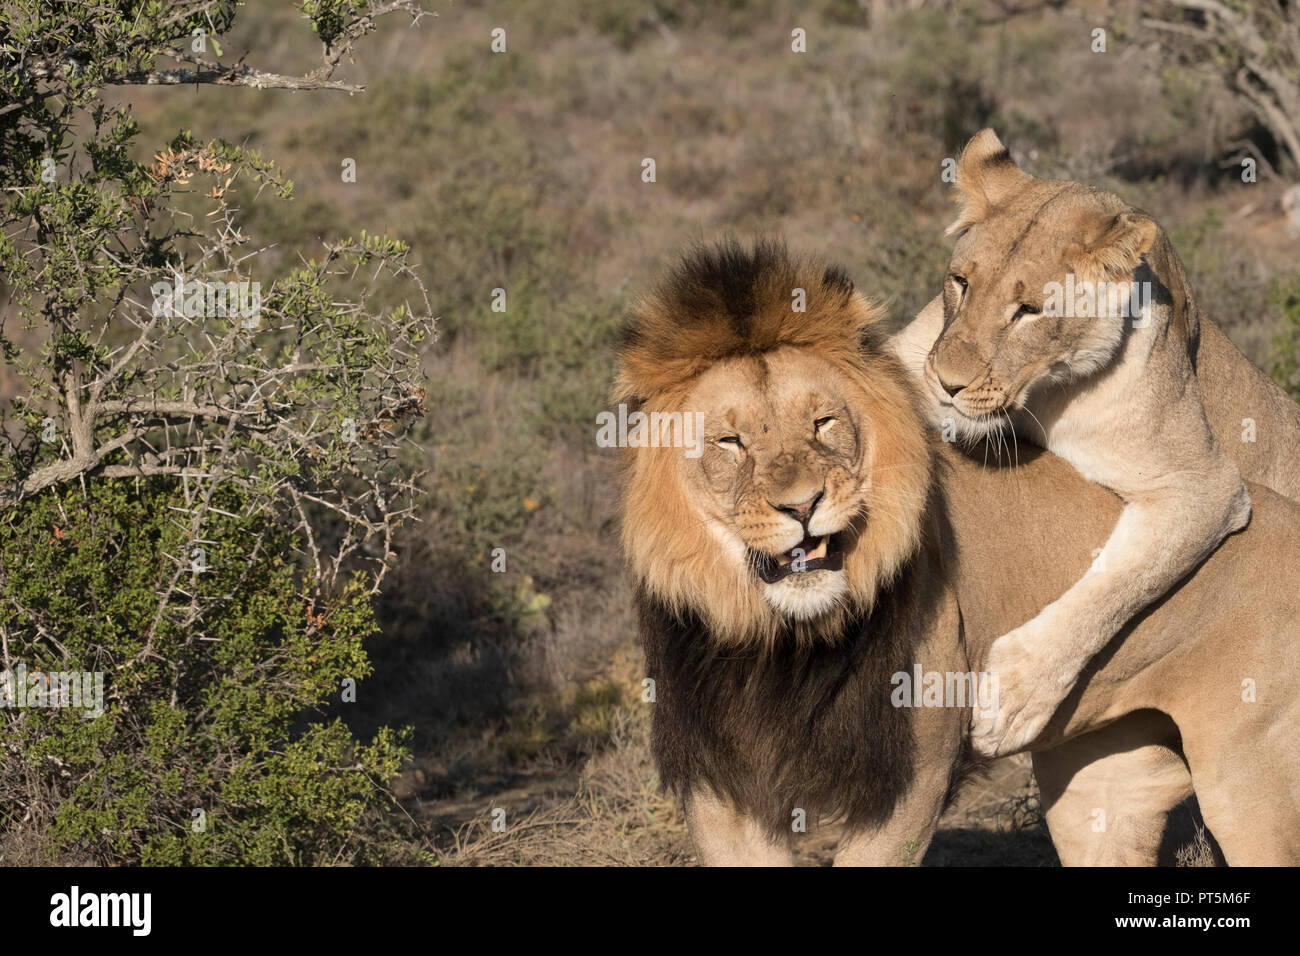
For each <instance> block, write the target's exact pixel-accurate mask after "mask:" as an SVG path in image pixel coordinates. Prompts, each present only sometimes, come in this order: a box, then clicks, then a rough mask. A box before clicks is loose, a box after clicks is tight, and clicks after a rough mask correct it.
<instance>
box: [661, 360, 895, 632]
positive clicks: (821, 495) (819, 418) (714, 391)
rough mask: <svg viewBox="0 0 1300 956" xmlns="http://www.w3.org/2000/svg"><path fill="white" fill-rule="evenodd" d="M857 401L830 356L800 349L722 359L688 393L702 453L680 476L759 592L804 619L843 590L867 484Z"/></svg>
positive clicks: (866, 445)
mask: <svg viewBox="0 0 1300 956" xmlns="http://www.w3.org/2000/svg"><path fill="white" fill-rule="evenodd" d="M864 404H865V403H864V402H863V401H862V400H861V398H860V397H859V396H858V394H857V389H856V387H855V385H854V383H852V382H851V381H849V380H848V379H847V377H846V376H844V375H843V374H842V373H840V372H839V371H838V370H837V369H836V368H835V366H834V365H832V364H831V363H830V362H827V361H825V360H823V359H820V358H818V357H816V356H813V355H810V354H808V353H805V352H803V351H801V350H799V349H793V348H788V347H787V348H781V349H778V350H776V351H774V352H772V353H770V354H766V355H760V356H754V357H745V358H735V359H731V360H728V361H725V362H721V363H719V364H717V365H715V366H714V367H712V368H711V369H709V370H708V371H707V372H705V373H704V374H703V375H701V376H700V378H699V380H698V382H697V383H696V384H695V386H694V388H693V389H692V390H691V392H690V395H689V397H688V399H687V402H686V407H687V408H688V409H695V410H700V411H702V412H703V413H704V419H703V426H704V440H705V445H704V451H703V453H702V454H701V455H700V456H699V457H698V458H696V459H693V460H692V459H688V458H683V459H682V460H681V468H682V469H683V475H682V477H683V480H684V482H685V483H686V484H687V486H688V487H690V488H691V489H692V491H693V492H694V494H693V498H694V500H695V501H696V502H697V506H698V507H700V508H701V509H702V510H703V511H704V512H705V514H704V519H705V521H706V524H707V526H708V530H709V532H710V534H711V535H712V536H713V537H714V539H715V540H716V541H717V542H718V543H719V544H720V545H721V547H722V553H723V554H724V555H725V560H727V561H730V562H742V563H743V564H744V565H745V566H747V567H748V569H749V572H748V576H749V577H750V580H751V581H752V586H754V587H757V588H760V589H761V591H762V595H763V598H764V600H766V601H767V603H768V604H770V605H771V606H772V607H774V608H775V609H777V610H778V611H780V612H782V613H783V614H785V615H788V616H789V617H791V618H794V619H800V620H808V619H811V618H814V617H817V616H818V615H820V614H822V613H824V612H826V611H828V610H830V609H831V608H832V607H834V606H835V605H836V603H837V602H842V601H844V600H845V599H846V597H847V595H848V590H849V585H848V582H847V581H846V577H845V573H844V567H845V556H846V552H848V551H851V550H852V548H853V546H854V543H855V540H856V537H857V532H856V530H855V522H858V521H859V520H860V519H862V517H863V513H864V511H865V509H866V494H867V491H868V489H869V487H870V479H869V475H870V470H869V468H868V467H867V463H868V456H869V454H870V450H871V440H870V434H869V431H868V423H867V422H865V421H864V420H862V418H861V417H860V410H861V409H862V408H864Z"/></svg>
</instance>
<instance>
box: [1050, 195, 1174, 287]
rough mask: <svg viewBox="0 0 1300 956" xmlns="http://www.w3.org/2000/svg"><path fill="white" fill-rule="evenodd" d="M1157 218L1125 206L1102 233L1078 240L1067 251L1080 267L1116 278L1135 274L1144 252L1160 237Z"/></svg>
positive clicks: (1069, 257) (1076, 267) (1073, 261)
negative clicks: (1092, 238)
mask: <svg viewBox="0 0 1300 956" xmlns="http://www.w3.org/2000/svg"><path fill="white" fill-rule="evenodd" d="M1158 228H1159V227H1158V226H1156V224H1155V220H1153V219H1152V218H1151V217H1150V216H1147V215H1144V214H1143V213H1140V212H1138V211H1136V210H1125V211H1124V212H1122V213H1120V214H1119V215H1117V216H1116V217H1115V218H1114V219H1112V220H1111V221H1110V222H1109V223H1108V224H1107V225H1106V226H1105V228H1104V229H1103V230H1102V234H1101V235H1100V236H1098V237H1097V238H1096V239H1094V240H1093V241H1092V242H1089V243H1087V244H1076V245H1074V246H1071V247H1070V248H1069V250H1067V252H1066V257H1067V259H1068V260H1069V261H1070V262H1071V263H1072V264H1073V266H1074V268H1075V270H1076V271H1083V270H1087V271H1090V272H1093V273H1101V274H1102V275H1105V276H1107V277H1108V278H1112V279H1122V278H1124V277H1125V276H1129V275H1132V273H1133V270H1134V269H1136V268H1137V267H1138V263H1140V262H1141V261H1142V256H1143V255H1145V254H1146V251H1147V250H1148V249H1150V248H1151V244H1152V243H1154V242H1155V241H1156V230H1157V229H1158Z"/></svg>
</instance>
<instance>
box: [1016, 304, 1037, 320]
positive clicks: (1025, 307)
mask: <svg viewBox="0 0 1300 956" xmlns="http://www.w3.org/2000/svg"><path fill="white" fill-rule="evenodd" d="M1036 315H1038V307H1037V306H1034V305H1030V304H1029V303H1028V302H1021V303H1020V307H1019V308H1018V309H1016V314H1015V315H1013V316H1012V317H1011V321H1012V322H1015V321H1016V320H1017V319H1028V318H1033V317H1034V316H1036Z"/></svg>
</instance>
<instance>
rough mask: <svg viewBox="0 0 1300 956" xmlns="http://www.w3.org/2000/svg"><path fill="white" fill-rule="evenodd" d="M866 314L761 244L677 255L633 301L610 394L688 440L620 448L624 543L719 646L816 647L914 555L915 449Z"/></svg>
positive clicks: (861, 304) (920, 498)
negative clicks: (674, 265) (656, 283)
mask: <svg viewBox="0 0 1300 956" xmlns="http://www.w3.org/2000/svg"><path fill="white" fill-rule="evenodd" d="M795 290H798V294H802V295H803V296H804V297H805V298H806V309H804V310H799V311H795V310H793V309H792V308H791V302H792V291H795ZM879 317H880V313H879V312H878V311H877V310H875V309H873V308H872V307H871V306H870V305H869V304H868V303H867V302H866V300H865V299H863V298H862V296H860V295H859V294H858V293H856V292H855V291H854V290H853V286H852V283H851V282H849V280H848V278H847V277H846V276H844V275H843V274H842V273H839V272H838V271H837V270H834V269H828V268H827V267H825V266H822V265H819V264H817V263H798V262H794V261H791V260H790V259H789V258H788V255H787V253H786V252H785V250H784V249H783V248H782V247H779V246H775V245H765V244H759V245H758V246H757V247H756V248H755V249H754V250H753V251H752V252H750V251H748V250H742V249H739V248H738V247H733V246H722V247H718V248H714V249H706V250H703V251H702V252H700V253H697V254H696V256H695V257H694V258H691V257H688V258H687V260H686V261H685V263H684V264H683V265H682V266H681V267H680V268H679V269H678V271H677V272H676V273H674V274H672V275H671V276H670V277H669V279H668V281H667V282H666V283H665V284H664V286H663V287H662V289H661V290H660V291H658V292H657V293H656V294H655V295H653V296H650V297H647V298H646V299H644V300H643V301H642V302H641V303H640V304H639V306H638V309H637V310H636V312H635V313H634V317H633V318H634V321H633V325H632V326H631V329H632V331H631V334H630V335H629V337H628V339H627V343H626V344H625V346H624V348H623V349H622V351H621V353H620V372H619V382H618V385H617V386H616V391H615V398H616V400H618V401H627V400H629V399H631V400H634V402H635V407H636V408H637V409H638V410H640V411H642V412H644V413H646V414H647V416H650V417H653V416H654V415H655V414H656V413H657V414H658V415H659V416H661V417H663V418H675V419H677V420H681V421H684V422H685V421H691V422H696V421H698V422H699V429H700V436H699V437H700V438H702V441H700V442H694V441H693V442H691V447H690V449H688V448H685V447H681V446H680V445H679V446H677V447H673V445H672V443H670V442H655V443H654V444H656V445H659V446H660V447H634V448H632V447H630V448H627V449H626V451H625V452H624V458H623V466H624V467H623V546H624V551H625V552H626V554H627V556H628V559H629V562H630V563H631V566H632V571H633V574H634V576H635V577H636V579H637V582H638V584H639V585H640V586H641V587H643V588H645V589H646V590H647V591H648V592H649V593H650V594H651V595H652V596H654V597H655V598H656V599H657V600H658V601H660V602H661V603H663V604H665V605H667V606H668V607H669V608H672V609H674V610H676V611H678V612H681V613H691V614H695V615H698V616H699V617H700V618H702V619H703V620H704V621H705V622H706V623H707V627H708V632H709V634H710V636H711V638H712V639H714V640H716V641H718V642H719V643H723V644H731V645H753V644H763V643H770V642H772V641H774V640H777V639H779V638H780V637H781V636H782V635H786V636H790V637H792V638H793V639H794V640H796V641H799V642H812V641H823V642H834V641H836V640H838V639H839V637H840V636H841V634H842V633H843V627H844V625H845V624H846V622H847V620H848V617H849V616H850V615H853V614H857V613H863V612H866V611H869V610H870V608H871V607H872V605H873V602H874V600H875V597H876V594H877V592H878V591H879V589H880V588H882V587H885V586H888V584H889V583H890V582H891V581H892V579H893V576H894V575H895V574H896V573H897V572H898V570H899V569H900V568H901V567H902V566H903V564H904V562H906V561H907V560H909V559H910V558H911V557H912V556H913V555H914V554H915V553H916V551H917V548H918V546H919V542H920V537H921V516H922V513H923V511H924V508H925V505H926V498H927V495H928V493H929V486H930V455H929V448H928V445H927V444H926V439H925V433H924V427H923V418H922V414H921V412H920V402H919V396H918V395H917V394H916V392H915V389H914V387H913V385H912V383H911V381H910V379H909V376H908V374H907V372H906V371H905V370H904V369H903V367H902V366H901V364H899V362H898V361H897V359H896V358H895V357H894V356H893V354H892V353H891V352H890V351H889V349H888V348H887V346H886V344H885V338H884V333H883V332H881V331H878V329H877V327H876V322H877V321H878V319H879ZM642 444H645V443H642ZM694 452H698V453H694Z"/></svg>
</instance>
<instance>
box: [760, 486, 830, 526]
mask: <svg viewBox="0 0 1300 956" xmlns="http://www.w3.org/2000/svg"><path fill="white" fill-rule="evenodd" d="M825 493H826V492H825V491H819V492H817V494H816V495H814V496H813V497H811V498H809V499H808V500H807V501H803V502H800V503H799V504H787V505H774V506H773V507H775V508H776V510H777V511H784V512H785V513H786V514H788V515H790V517H792V518H794V519H795V520H796V521H798V522H799V523H800V524H807V522H808V519H809V518H811V517H812V513H813V509H815V508H816V507H817V503H818V502H819V501H821V500H822V495H824V494H825Z"/></svg>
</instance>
